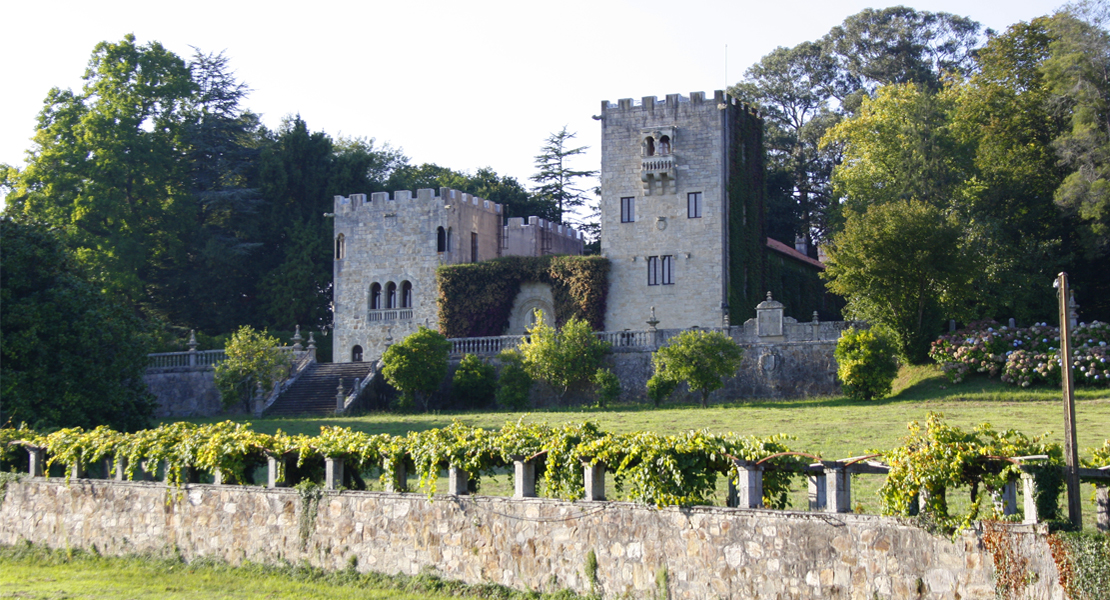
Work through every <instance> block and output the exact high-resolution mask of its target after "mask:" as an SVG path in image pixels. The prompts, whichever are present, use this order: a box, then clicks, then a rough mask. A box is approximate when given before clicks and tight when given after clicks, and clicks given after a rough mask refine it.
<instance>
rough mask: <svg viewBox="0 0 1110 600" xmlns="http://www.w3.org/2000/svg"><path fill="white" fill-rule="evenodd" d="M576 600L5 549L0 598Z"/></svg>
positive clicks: (397, 580) (1, 550)
mask: <svg viewBox="0 0 1110 600" xmlns="http://www.w3.org/2000/svg"><path fill="white" fill-rule="evenodd" d="M459 597H463V598H466V597H471V598H498V599H504V600H517V599H519V600H524V599H526V598H528V599H535V600H542V599H545V598H546V599H550V600H556V599H561V600H572V599H573V598H578V596H575V595H573V594H569V593H566V592H564V593H557V594H542V595H541V594H528V593H522V592H516V591H513V590H509V589H507V588H504V587H502V586H497V585H492V584H490V585H465V584H461V583H458V582H451V581H444V580H442V579H439V578H437V577H435V576H432V575H421V576H417V577H405V576H396V577H390V576H383V575H378V574H373V573H366V574H360V573H358V572H357V571H355V570H353V569H348V570H345V571H340V572H332V573H326V572H324V571H321V570H320V569H314V568H310V567H303V566H300V567H299V566H293V565H285V566H264V565H257V564H247V565H244V566H239V567H232V566H230V565H228V564H226V563H221V562H212V561H204V560H199V561H194V562H192V563H188V564H186V563H185V562H183V561H182V560H180V559H179V558H176V557H149V556H146V557H135V556H131V557H103V556H98V555H96V554H91V553H85V552H80V551H66V550H46V549H43V548H38V547H31V546H19V547H3V546H0V598H21V599H36V600H38V599H41V600H48V599H49V600H55V599H59V598H67V599H88V600H93V599H101V598H128V599H134V600H141V599H146V598H150V599H154V598H158V599H160V600H161V599H167V600H177V599H185V598H205V599H208V600H264V599H272V598H296V599H297V600H345V599H348V598H349V599H352V600H353V599H355V598H358V599H360V600H446V599H448V598H459Z"/></svg>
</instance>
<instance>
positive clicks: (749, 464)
mask: <svg viewBox="0 0 1110 600" xmlns="http://www.w3.org/2000/svg"><path fill="white" fill-rule="evenodd" d="M733 463H734V464H735V465H736V476H737V477H736V481H737V484H736V506H737V508H762V507H763V466H762V465H757V464H755V462H753V461H748V460H735V461H733Z"/></svg>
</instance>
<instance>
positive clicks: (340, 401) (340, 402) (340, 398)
mask: <svg viewBox="0 0 1110 600" xmlns="http://www.w3.org/2000/svg"><path fill="white" fill-rule="evenodd" d="M346 400H347V397H346V396H345V395H344V394H343V378H342V377H340V378H339V387H337V388H335V412H342V410H343V408H344V406H346V404H347V402H346Z"/></svg>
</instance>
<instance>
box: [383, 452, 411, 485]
mask: <svg viewBox="0 0 1110 600" xmlns="http://www.w3.org/2000/svg"><path fill="white" fill-rule="evenodd" d="M386 468H387V470H389V471H391V472H390V475H389V478H387V479H386V481H385V491H387V492H393V493H401V492H405V491H408V484H407V482H406V479H407V478H408V474H407V473H406V472H405V460H404V459H401V460H399V461H397V462H396V463H394V464H393V465H387V467H386Z"/></svg>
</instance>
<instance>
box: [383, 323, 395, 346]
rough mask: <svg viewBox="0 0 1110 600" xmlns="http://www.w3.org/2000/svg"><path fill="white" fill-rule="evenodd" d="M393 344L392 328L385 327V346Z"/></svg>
mask: <svg viewBox="0 0 1110 600" xmlns="http://www.w3.org/2000/svg"><path fill="white" fill-rule="evenodd" d="M392 345H393V328H392V327H386V328H385V347H386V348H388V347H390V346H392Z"/></svg>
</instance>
